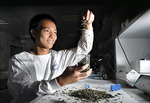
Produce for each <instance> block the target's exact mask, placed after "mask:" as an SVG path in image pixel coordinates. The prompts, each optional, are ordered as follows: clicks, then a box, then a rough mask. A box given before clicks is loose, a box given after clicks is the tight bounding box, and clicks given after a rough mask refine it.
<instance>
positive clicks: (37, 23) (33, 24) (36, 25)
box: [29, 14, 56, 42]
mask: <svg viewBox="0 0 150 103" xmlns="http://www.w3.org/2000/svg"><path fill="white" fill-rule="evenodd" d="M45 19H49V20H51V21H53V22H54V23H56V21H55V19H54V18H53V17H52V16H50V15H48V14H37V15H35V16H34V17H33V18H31V20H30V23H29V33H30V36H31V39H32V40H33V41H34V42H35V38H34V37H33V36H32V35H31V30H32V29H33V30H34V31H35V32H38V30H39V29H40V27H41V23H42V21H43V20H45Z"/></svg>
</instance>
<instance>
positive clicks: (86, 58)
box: [77, 54, 90, 72]
mask: <svg viewBox="0 0 150 103" xmlns="http://www.w3.org/2000/svg"><path fill="white" fill-rule="evenodd" d="M77 60H78V63H77V66H79V67H81V66H83V65H85V64H89V66H88V67H87V68H86V69H85V70H84V71H82V72H86V71H87V70H89V69H90V54H87V55H84V54H78V55H77Z"/></svg>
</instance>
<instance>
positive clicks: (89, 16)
mask: <svg viewBox="0 0 150 103" xmlns="http://www.w3.org/2000/svg"><path fill="white" fill-rule="evenodd" d="M82 20H83V21H84V20H86V21H87V25H85V28H86V29H87V30H92V29H93V27H92V23H93V21H94V14H93V13H92V12H91V11H89V10H87V13H86V15H85V16H83V18H82Z"/></svg>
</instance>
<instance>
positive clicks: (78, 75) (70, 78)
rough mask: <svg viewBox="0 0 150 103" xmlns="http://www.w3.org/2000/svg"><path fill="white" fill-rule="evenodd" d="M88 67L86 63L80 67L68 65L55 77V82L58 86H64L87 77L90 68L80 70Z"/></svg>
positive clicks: (90, 71) (90, 70)
mask: <svg viewBox="0 0 150 103" xmlns="http://www.w3.org/2000/svg"><path fill="white" fill-rule="evenodd" d="M87 67H88V64H86V65H84V66H82V67H77V66H70V67H68V68H67V69H66V70H65V71H64V72H63V74H62V75H60V76H59V77H57V82H58V84H59V85H60V86H64V85H67V84H71V83H74V82H77V81H79V80H81V79H84V78H87V77H88V76H89V75H90V74H91V73H92V69H89V70H88V71H86V72H81V71H83V70H85V69H86V68H87Z"/></svg>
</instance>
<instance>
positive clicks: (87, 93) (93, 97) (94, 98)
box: [69, 89, 113, 102]
mask: <svg viewBox="0 0 150 103" xmlns="http://www.w3.org/2000/svg"><path fill="white" fill-rule="evenodd" d="M69 95H70V96H74V97H77V98H80V99H86V100H88V101H91V102H98V100H100V99H102V100H104V99H108V98H113V96H112V95H111V94H109V93H107V92H106V91H98V90H92V89H80V90H77V91H72V92H71V93H70V94H69Z"/></svg>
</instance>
